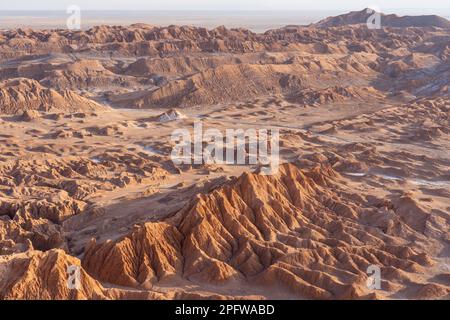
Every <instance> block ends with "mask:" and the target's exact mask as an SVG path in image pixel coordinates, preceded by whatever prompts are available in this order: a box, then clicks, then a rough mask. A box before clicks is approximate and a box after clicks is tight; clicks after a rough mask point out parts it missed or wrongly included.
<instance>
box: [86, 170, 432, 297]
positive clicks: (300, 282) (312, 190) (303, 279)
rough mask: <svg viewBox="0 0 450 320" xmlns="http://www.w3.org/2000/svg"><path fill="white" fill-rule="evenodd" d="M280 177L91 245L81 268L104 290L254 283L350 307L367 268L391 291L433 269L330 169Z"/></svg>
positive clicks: (230, 189)
mask: <svg viewBox="0 0 450 320" xmlns="http://www.w3.org/2000/svg"><path fill="white" fill-rule="evenodd" d="M280 170H281V172H280V174H279V175H277V176H260V175H258V174H249V173H247V174H244V175H243V176H241V177H240V178H238V179H237V180H235V181H234V182H231V183H229V184H228V185H226V186H223V187H220V188H218V189H216V190H215V191H213V192H211V193H209V194H205V195H199V196H198V197H197V198H196V199H195V200H193V201H192V203H191V204H189V205H188V206H187V207H185V208H184V209H183V210H182V211H180V212H179V213H178V214H176V215H175V216H174V217H173V218H170V219H168V220H166V221H164V222H156V223H148V224H145V225H143V226H139V227H136V229H135V230H134V231H133V232H132V233H130V234H129V235H128V236H126V237H124V238H122V239H120V240H117V241H108V242H106V243H97V242H96V241H93V242H91V244H90V245H89V246H88V247H87V248H86V252H85V255H84V258H83V260H82V263H83V267H84V268H85V269H86V271H87V272H89V274H91V275H92V276H94V277H95V278H98V279H100V280H101V281H105V282H110V283H114V284H117V285H122V286H131V287H136V288H151V287H152V285H155V284H158V283H161V282H164V283H166V282H168V283H170V281H174V279H185V280H188V281H190V282H193V283H196V284H199V285H216V286H221V285H225V284H227V283H247V282H251V283H253V284H257V285H258V286H261V287H270V288H271V289H270V291H271V292H274V291H277V292H284V293H289V294H291V295H292V296H295V297H297V298H310V299H317V298H319V299H329V298H341V299H350V298H366V297H369V296H368V294H370V292H369V291H368V290H367V288H366V287H365V281H366V278H367V273H366V270H367V267H368V266H370V265H372V264H374V265H379V266H380V267H381V268H386V269H385V270H384V271H383V279H384V281H383V287H384V288H385V289H386V290H389V288H390V287H392V286H395V285H399V284H401V282H402V279H401V278H398V277H396V276H394V274H395V273H400V272H401V273H405V274H408V273H415V272H421V270H423V268H424V267H426V266H429V265H430V264H431V263H432V261H431V259H430V258H429V257H428V256H427V254H426V253H424V252H418V251H415V250H412V249H411V248H409V247H408V246H405V245H404V244H403V243H404V242H403V240H402V237H404V236H406V235H405V234H404V233H405V232H406V234H408V237H417V238H420V237H421V236H420V234H419V233H416V232H415V231H414V230H412V229H409V228H408V227H407V225H406V224H405V223H404V222H403V221H402V219H403V218H404V217H402V216H397V217H396V216H394V217H392V218H391V220H390V221H387V220H384V218H383V219H382V218H381V217H380V216H379V214H376V212H377V210H378V209H375V208H370V206H369V205H368V203H367V202H366V201H365V200H364V199H363V198H358V197H355V196H353V195H351V194H350V193H347V192H346V191H345V190H344V189H341V187H339V183H338V181H339V179H340V178H339V175H338V174H337V173H336V172H334V171H333V170H332V169H330V168H326V167H322V168H320V167H317V168H315V169H313V170H310V171H303V170H300V169H299V168H298V167H297V166H295V165H292V164H290V165H284V166H283V167H282V168H281V169H280ZM388 225H389V226H391V227H390V228H389V231H388V232H387V233H386V232H383V231H382V230H386V228H387V226H388ZM393 226H395V227H393ZM405 227H406V228H405ZM397 230H398V231H397ZM399 230H402V231H401V232H400V231H399ZM344 270H345V271H344ZM394 271H395V272H394ZM384 272H385V273H384ZM275 288H276V289H275ZM267 294H268V296H270V294H269V293H267Z"/></svg>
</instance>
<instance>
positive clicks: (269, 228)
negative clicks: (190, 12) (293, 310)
mask: <svg viewBox="0 0 450 320" xmlns="http://www.w3.org/2000/svg"><path fill="white" fill-rule="evenodd" d="M367 18H368V16H367V13H366V11H361V12H353V13H349V14H346V15H343V16H339V17H332V18H328V19H325V20H323V21H321V22H319V23H316V24H312V25H309V26H287V27H284V28H281V29H274V30H269V31H266V32H264V33H254V32H251V31H249V30H246V29H227V28H225V27H218V28H215V29H209V30H208V29H206V28H200V27H190V26H169V27H156V26H152V25H148V24H134V25H130V26H98V27H93V28H91V29H89V30H83V31H70V30H63V29H61V30H32V29H11V30H6V31H2V32H0V59H1V60H0V113H1V118H0V142H1V143H0V151H1V153H0V299H225V298H227V299H448V298H449V294H450V264H449V263H450V261H449V260H450V259H449V255H450V245H449V241H450V238H449V224H450V153H449V151H448V150H449V149H450V139H449V138H450V22H449V21H448V20H446V19H444V18H439V17H437V16H422V17H398V16H393V15H388V16H382V22H383V25H382V28H381V29H376V30H371V29H369V28H368V27H367V26H366V24H365V21H366V20H367ZM199 121H201V122H202V123H203V126H204V127H205V129H206V128H214V129H218V130H221V131H225V130H226V129H244V130H246V129H249V128H254V129H261V128H276V129H278V130H279V131H280V157H281V162H282V165H281V166H280V170H279V172H278V173H277V174H275V175H261V174H258V166H256V165H237V164H236V165H230V164H221V163H217V164H193V165H187V164H183V165H176V164H174V162H173V161H172V159H171V151H172V148H173V141H172V140H171V135H172V133H173V132H174V130H176V129H179V128H188V129H192V128H193V125H194V123H195V122H199ZM73 265H75V266H80V268H81V269H80V270H81V278H80V281H81V283H80V287H79V288H78V290H77V289H71V288H69V287H68V286H67V269H68V267H70V266H73ZM371 265H374V266H379V267H380V269H381V288H380V289H378V290H372V289H370V288H368V286H367V283H366V282H367V278H368V274H367V268H368V267H369V266H371Z"/></svg>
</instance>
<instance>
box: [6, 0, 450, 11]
mask: <svg viewBox="0 0 450 320" xmlns="http://www.w3.org/2000/svg"><path fill="white" fill-rule="evenodd" d="M71 4H75V5H78V6H79V7H81V9H84V10H320V9H323V10H342V11H347V10H360V9H363V8H365V7H368V6H374V5H375V6H377V7H379V8H380V9H381V11H383V9H384V11H389V9H421V8H423V9H445V10H446V11H447V10H449V9H450V1H448V0H427V1H424V0H369V1H365V0H345V1H344V0H53V1H52V0H38V1H36V0H2V1H1V2H0V10H65V8H66V7H67V6H69V5H71Z"/></svg>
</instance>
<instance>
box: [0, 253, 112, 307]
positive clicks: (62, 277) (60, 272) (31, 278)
mask: <svg viewBox="0 0 450 320" xmlns="http://www.w3.org/2000/svg"><path fill="white" fill-rule="evenodd" d="M70 266H75V267H79V268H80V278H79V280H80V282H79V288H78V289H74V288H71V287H70V286H69V285H68V284H69V282H68V279H69V273H68V268H69V267H70ZM0 271H1V272H0V299H3V300H8V299H14V300H17V299H19V300H35V299H39V300H67V299H77V300H80V299H105V298H106V295H105V292H106V291H105V289H104V288H103V287H102V286H101V284H100V283H99V282H98V281H96V280H94V279H92V278H91V277H90V276H89V275H88V274H87V273H86V272H85V271H84V270H83V269H82V268H81V267H80V261H79V260H78V259H76V258H73V257H71V256H69V255H67V254H66V253H64V251H62V250H51V251H48V252H45V253H43V252H40V251H29V252H27V253H24V254H19V255H13V256H8V257H0Z"/></svg>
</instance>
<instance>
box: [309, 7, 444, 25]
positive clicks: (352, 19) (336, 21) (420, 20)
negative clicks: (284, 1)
mask: <svg viewBox="0 0 450 320" xmlns="http://www.w3.org/2000/svg"><path fill="white" fill-rule="evenodd" d="M372 14H373V11H372V10H371V9H364V10H362V11H352V12H349V13H346V14H342V15H339V16H335V17H328V18H325V19H323V20H321V21H319V22H318V23H316V24H314V25H313V26H315V27H319V28H327V27H339V26H346V25H356V24H363V23H366V22H367V20H368V19H369V17H370V16H371V15H372ZM380 14H381V26H383V27H397V28H406V27H439V28H444V29H450V21H449V20H447V19H445V18H442V17H439V16H437V15H426V16H402V17H400V16H397V15H396V14H383V13H380Z"/></svg>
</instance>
